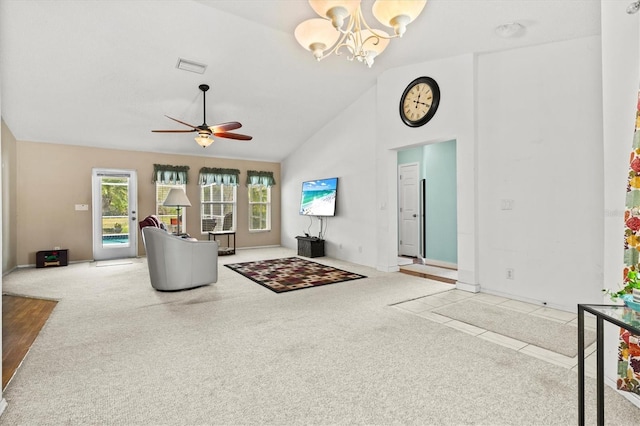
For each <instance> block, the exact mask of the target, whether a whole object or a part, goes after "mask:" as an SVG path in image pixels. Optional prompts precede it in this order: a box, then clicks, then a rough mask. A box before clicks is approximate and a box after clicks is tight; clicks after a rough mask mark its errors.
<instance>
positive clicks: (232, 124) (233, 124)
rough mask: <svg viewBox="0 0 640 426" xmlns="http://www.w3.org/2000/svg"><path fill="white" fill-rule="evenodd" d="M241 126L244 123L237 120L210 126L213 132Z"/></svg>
mask: <svg viewBox="0 0 640 426" xmlns="http://www.w3.org/2000/svg"><path fill="white" fill-rule="evenodd" d="M240 127H242V124H240V123H238V122H237V121H230V122H228V123H220V124H215V125H213V126H209V130H211V131H212V132H213V133H220V132H227V131H229V130H236V129H239V128H240Z"/></svg>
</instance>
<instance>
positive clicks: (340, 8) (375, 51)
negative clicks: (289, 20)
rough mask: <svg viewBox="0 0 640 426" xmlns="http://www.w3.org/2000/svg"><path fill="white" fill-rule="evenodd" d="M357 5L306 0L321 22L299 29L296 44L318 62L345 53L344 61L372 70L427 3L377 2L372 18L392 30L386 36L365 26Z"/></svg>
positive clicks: (349, 1)
mask: <svg viewBox="0 0 640 426" xmlns="http://www.w3.org/2000/svg"><path fill="white" fill-rule="evenodd" d="M360 1H361V0H309V5H311V8H312V9H313V10H314V11H315V12H316V13H317V14H318V15H319V16H321V18H314V19H308V20H306V21H304V22H302V23H301V24H300V25H298V26H297V27H296V30H295V33H294V35H295V37H296V40H298V43H300V45H301V46H302V47H304V48H305V49H307V50H309V51H311V52H312V53H313V56H314V57H315V58H316V59H317V60H318V61H320V60H322V59H324V58H326V57H327V56H329V55H331V54H332V53H335V54H336V55H340V54H342V51H346V52H348V54H349V55H348V56H347V59H349V60H350V61H352V60H353V59H357V60H358V61H359V62H363V63H365V64H367V66H368V67H369V68H371V65H373V61H374V60H375V58H376V56H378V55H379V54H380V53H382V51H383V50H384V49H385V48H386V47H387V45H388V44H389V40H391V39H392V38H396V37H402V35H403V34H404V33H405V31H406V30H407V25H409V23H411V22H412V21H413V20H414V19H416V18H417V17H418V15H420V12H422V9H424V6H425V4H426V3H427V0H376V2H375V3H374V4H373V8H372V12H373V16H375V18H376V19H377V20H378V21H379V22H380V23H381V24H382V25H384V26H387V27H390V28H393V31H394V34H393V35H389V34H387V33H386V32H385V31H382V30H378V29H374V28H371V27H370V26H369V25H368V24H367V22H366V21H365V20H364V17H363V16H362V9H361V8H360ZM345 22H347V24H346V27H345ZM343 27H345V28H344V29H343Z"/></svg>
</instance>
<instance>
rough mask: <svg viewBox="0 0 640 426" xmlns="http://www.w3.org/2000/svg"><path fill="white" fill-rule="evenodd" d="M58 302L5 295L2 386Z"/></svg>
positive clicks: (3, 308) (4, 385) (14, 370)
mask: <svg viewBox="0 0 640 426" xmlns="http://www.w3.org/2000/svg"><path fill="white" fill-rule="evenodd" d="M57 303H58V302H56V301H54V300H44V299H35V298H31V297H22V296H12V295H7V294H3V295H2V389H3V390H4V388H6V387H7V384H8V383H9V380H11V377H13V374H14V373H15V372H16V370H17V369H18V367H19V366H20V363H21V362H22V360H23V359H24V357H25V356H26V355H27V352H29V348H30V347H31V345H32V344H33V342H34V340H36V337H38V333H40V330H41V329H42V327H43V326H44V324H45V323H46V322H47V319H49V315H50V314H51V312H52V311H53V308H55V306H56V304H57Z"/></svg>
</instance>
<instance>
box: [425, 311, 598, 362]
mask: <svg viewBox="0 0 640 426" xmlns="http://www.w3.org/2000/svg"><path fill="white" fill-rule="evenodd" d="M433 312H434V313H436V314H439V315H443V316H445V317H448V318H451V319H455V320H458V321H462V322H464V323H467V324H471V325H473V326H476V327H480V328H483V329H485V330H488V331H493V332H494V333H498V334H502V335H504V336H508V337H511V338H513V339H516V340H520V341H521V342H525V343H529V344H531V345H535V346H538V347H541V348H544V349H548V350H550V351H553V352H556V353H559V354H562V355H565V356H568V357H572V358H573V357H575V356H576V355H578V345H577V342H578V329H577V327H574V326H572V325H566V324H563V323H560V322H556V321H553V320H550V319H546V318H541V317H537V316H534V315H526V314H523V313H521V312H517V311H514V310H511V309H508V308H504V307H501V306H500V305H492V304H488V303H482V302H474V301H469V300H464V301H461V302H457V303H452V304H450V305H446V306H443V307H441V308H438V309H434V310H433ZM584 341H585V345H586V346H589V345H591V344H592V343H593V342H595V341H596V333H595V332H593V331H590V330H585V334H584Z"/></svg>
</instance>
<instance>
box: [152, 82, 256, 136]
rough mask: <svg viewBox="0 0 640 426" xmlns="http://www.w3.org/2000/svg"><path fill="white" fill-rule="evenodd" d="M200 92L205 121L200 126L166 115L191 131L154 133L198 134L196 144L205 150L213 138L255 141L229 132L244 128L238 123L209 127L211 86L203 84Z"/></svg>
mask: <svg viewBox="0 0 640 426" xmlns="http://www.w3.org/2000/svg"><path fill="white" fill-rule="evenodd" d="M198 87H199V88H200V90H202V106H203V116H204V118H203V120H202V124H201V125H200V126H194V125H193V124H189V123H185V122H184V121H180V120H178V119H176V118H173V117H169V116H168V115H166V116H165V117H167V118H169V119H171V120H173V121H177V122H178V123H180V124H184V125H185V126H188V127H191V129H190V130H152V132H158V133H190V132H198V136H197V137H196V142H198V145H200V146H201V147H203V148H206V147H208V146H209V145H211V144H212V143H213V139H212V138H211V136H215V137H217V138H227V139H236V140H240V141H250V140H251V139H253V137H252V136H247V135H241V134H240V133H231V132H230V131H229V130H235V129H239V128H240V127H242V124H240V123H238V122H237V121H230V122H228V123H220V124H215V125H213V126H209V125H208V124H207V121H206V120H207V104H206V102H205V100H206V96H207V90H209V86H208V85H207V84H201V85H200V86H198Z"/></svg>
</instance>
